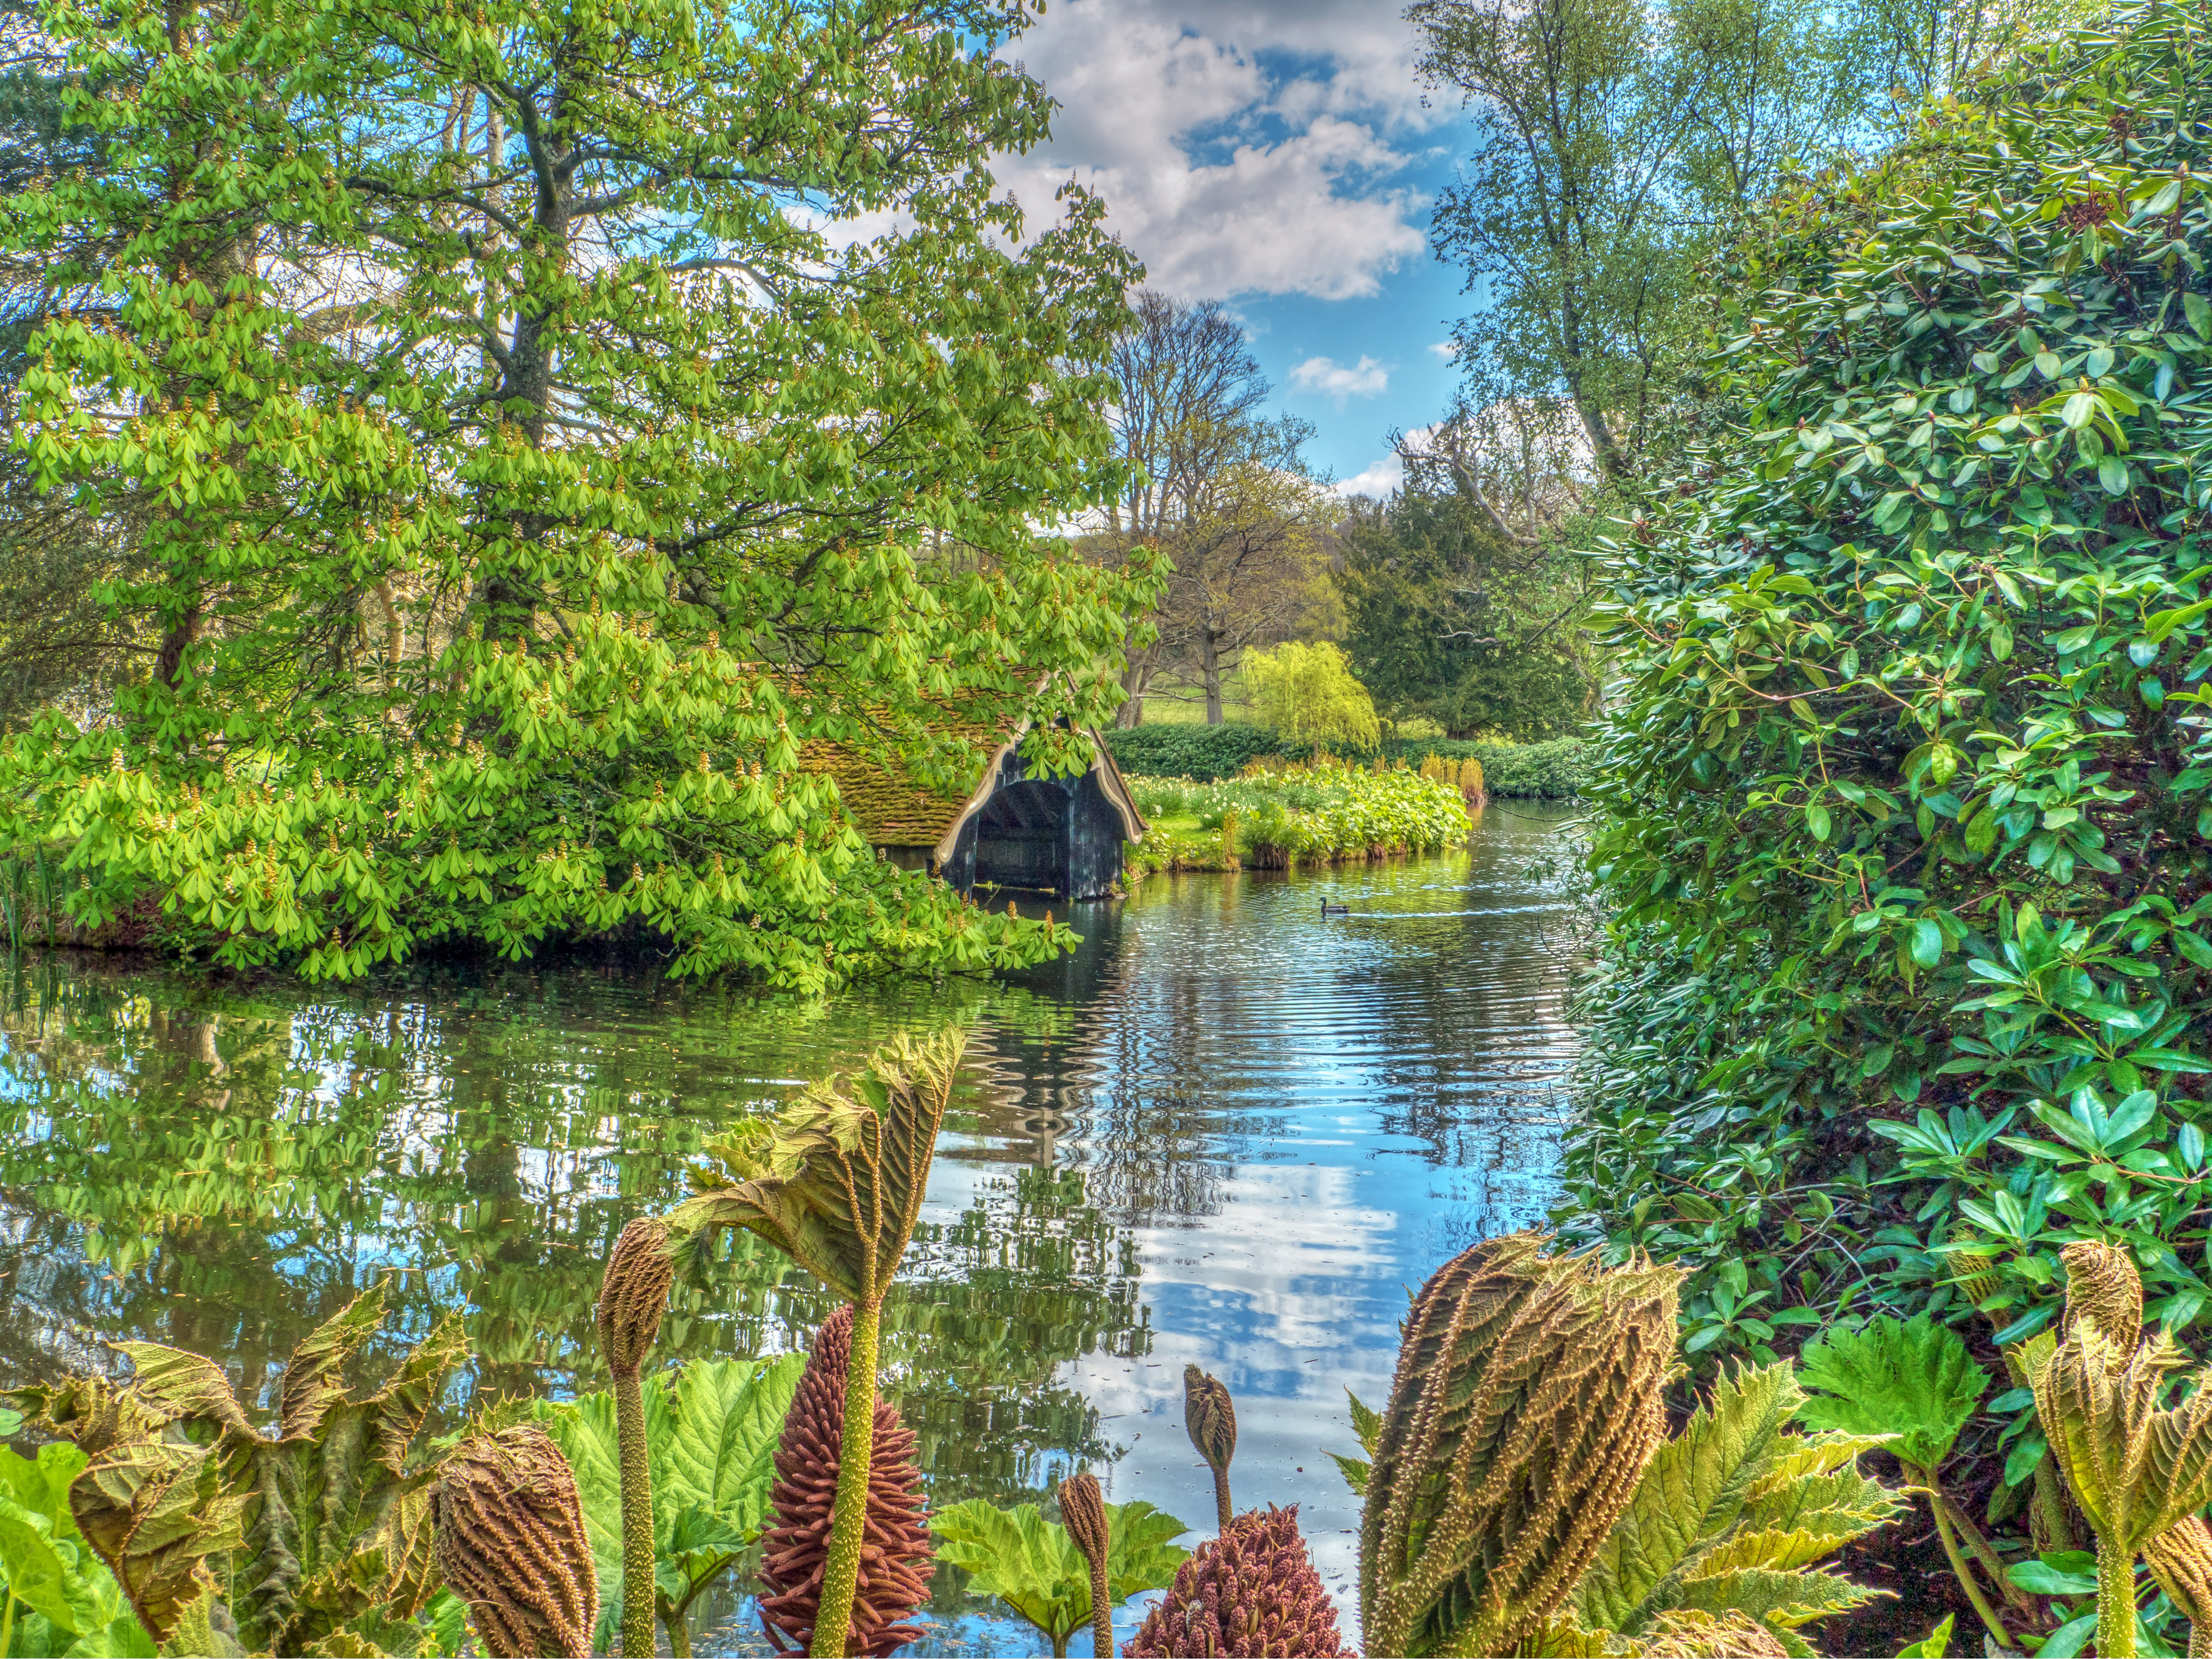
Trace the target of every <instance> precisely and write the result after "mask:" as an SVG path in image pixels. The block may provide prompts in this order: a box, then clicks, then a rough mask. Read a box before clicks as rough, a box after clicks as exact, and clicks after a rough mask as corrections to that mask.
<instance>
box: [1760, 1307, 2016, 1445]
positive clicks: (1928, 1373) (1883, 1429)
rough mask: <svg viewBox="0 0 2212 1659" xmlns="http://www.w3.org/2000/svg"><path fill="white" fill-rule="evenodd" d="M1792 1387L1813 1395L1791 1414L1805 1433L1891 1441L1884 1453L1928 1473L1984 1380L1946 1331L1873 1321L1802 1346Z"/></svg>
mask: <svg viewBox="0 0 2212 1659" xmlns="http://www.w3.org/2000/svg"><path fill="white" fill-rule="evenodd" d="M1797 1381H1798V1383H1800V1384H1801V1385H1802V1387H1804V1388H1806V1389H1811V1390H1814V1393H1813V1394H1812V1395H1811V1397H1810V1398H1808V1400H1807V1401H1805V1403H1804V1405H1803V1406H1802V1407H1800V1408H1799V1410H1798V1413H1797V1415H1798V1418H1799V1419H1800V1420H1801V1421H1802V1422H1803V1423H1804V1424H1805V1425H1806V1426H1807V1427H1808V1428H1814V1429H1834V1430H1837V1431H1840V1432H1842V1433H1844V1434H1887V1435H1891V1436H1894V1438H1893V1440H1892V1441H1891V1442H1890V1444H1889V1448H1888V1449H1890V1450H1891V1451H1893V1452H1894V1453H1896V1454H1897V1456H1898V1459H1899V1461H1900V1462H1905V1463H1910V1464H1911V1465H1912V1466H1913V1468H1916V1469H1926V1470H1931V1471H1932V1470H1933V1469H1935V1468H1936V1467H1937V1466H1938V1465H1939V1464H1941V1463H1942V1461H1943V1460H1944V1459H1945V1458H1946V1457H1948V1456H1949V1455H1951V1447H1952V1445H1953V1444H1954V1443H1955V1442H1956V1441H1957V1440H1958V1438H1959V1431H1960V1430H1961V1429H1963V1428H1965V1427H1966V1423H1967V1421H1968V1419H1971V1418H1972V1416H1973V1414H1974V1413H1975V1411H1976V1410H1977V1409H1978V1407H1980V1405H1981V1403H1982V1395H1984V1393H1985V1392H1986V1391H1987V1390H1988V1389H1989V1386H1990V1374H1989V1373H1988V1372H1987V1371H1985V1370H1983V1369H1982V1368H1981V1367H1980V1366H1979V1365H1977V1364H1974V1362H1973V1360H1972V1358H1971V1357H1969V1356H1968V1354H1967V1352H1966V1342H1965V1341H1964V1340H1963V1339H1961V1338H1960V1335H1959V1334H1958V1333H1957V1332H1956V1331H1954V1330H1953V1329H1952V1328H1950V1327H1949V1326H1948V1325H1939V1324H1937V1323H1936V1322H1935V1321H1934V1320H1933V1319H1931V1318H1929V1316H1927V1315H1926V1314H1922V1315H1920V1316H1918V1317H1917V1318H1915V1319H1911V1320H1903V1319H1893V1318H1891V1317H1890V1316H1888V1315H1887V1314H1877V1315H1876V1316H1875V1317H1874V1318H1872V1319H1869V1320H1868V1321H1867V1322H1866V1323H1865V1324H1864V1325H1863V1326H1861V1327H1860V1328H1858V1329H1857V1330H1851V1329H1848V1328H1832V1329H1829V1330H1826V1331H1823V1332H1822V1333H1821V1334H1820V1335H1818V1336H1816V1337H1814V1339H1813V1340H1812V1341H1810V1342H1808V1343H1807V1344H1806V1345H1805V1352H1803V1353H1802V1354H1801V1355H1800V1356H1799V1357H1798V1364H1797Z"/></svg>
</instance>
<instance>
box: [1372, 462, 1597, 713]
mask: <svg viewBox="0 0 2212 1659" xmlns="http://www.w3.org/2000/svg"><path fill="white" fill-rule="evenodd" d="M1441 470H1442V469H1436V470H1428V469H1425V470H1424V471H1422V472H1419V473H1417V472H1414V471H1412V470H1411V469H1409V471H1408V477H1407V483H1406V484H1405V486H1404V487H1403V488H1402V489H1399V490H1397V491H1395V493H1394V494H1393V495H1391V496H1390V497H1389V500H1388V501H1383V502H1380V503H1355V505H1354V506H1353V508H1352V521H1351V524H1350V526H1348V528H1347V529H1346V532H1345V534H1344V568H1343V569H1342V570H1341V571H1340V572H1339V573H1338V574H1337V576H1336V585H1337V591H1338V592H1340V594H1341V595H1342V596H1343V599H1344V611H1345V618H1346V629H1345V636H1344V650H1345V654H1346V656H1347V657H1348V658H1349V659H1351V662H1352V666H1353V668H1354V669H1355V670H1356V671H1358V676H1359V678H1360V681H1361V683H1362V684H1364V685H1365V686H1366V687H1367V688H1368V690H1370V691H1371V692H1372V693H1373V694H1374V696H1375V698H1376V702H1378V703H1379V704H1380V705H1381V706H1382V707H1383V708H1385V709H1387V710H1389V713H1390V714H1391V716H1392V718H1394V719H1395V720H1407V719H1412V718H1416V717H1418V718H1421V719H1425V720H1434V721H1435V722H1436V723H1437V725H1439V726H1443V728H1444V731H1445V732H1446V733H1447V735H1449V736H1450V737H1454V738H1465V737H1469V736H1472V735H1474V733H1476V732H1500V733H1504V734H1507V735H1509V736H1510V737H1513V738H1517V739H1534V738H1555V737H1559V736H1561V735H1563V734H1564V733H1565V732H1569V731H1571V730H1572V729H1573V728H1574V727H1575V726H1578V725H1580V724H1581V723H1582V722H1583V720H1585V719H1586V718H1588V716H1589V713H1590V712H1592V708H1593V704H1594V696H1593V693H1594V691H1595V678H1594V675H1593V673H1592V671H1591V670H1590V669H1589V667H1588V666H1586V665H1585V664H1584V663H1583V653H1585V651H1586V650H1587V647H1586V644H1585V635H1584V631H1583V630H1584V624H1585V622H1586V620H1587V617H1588V610H1589V605H1588V600H1589V582H1588V579H1587V571H1586V568H1585V567H1584V566H1583V562H1581V561H1579V560H1577V559H1576V558H1575V557H1574V556H1572V555H1571V554H1570V553H1569V552H1568V551H1567V550H1566V547H1565V544H1564V543H1563V542H1562V541H1560V540H1559V538H1556V537H1553V538H1538V537H1534V536H1531V537H1528V538H1521V539H1519V540H1517V541H1516V542H1515V543H1508V542H1507V541H1506V540H1505V539H1504V538H1503V537H1502V536H1501V535H1500V533H1499V532H1498V527H1497V526H1494V525H1492V523H1491V522H1490V521H1489V513H1488V512H1487V510H1486V507H1485V506H1484V505H1483V503H1482V502H1481V501H1480V498H1479V497H1478V496H1477V495H1475V494H1474V491H1473V490H1471V489H1456V488H1453V487H1452V486H1451V485H1450V484H1449V483H1445V482H1443V479H1441V478H1439V477H1437V471H1441Z"/></svg>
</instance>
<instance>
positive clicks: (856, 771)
mask: <svg viewBox="0 0 2212 1659" xmlns="http://www.w3.org/2000/svg"><path fill="white" fill-rule="evenodd" d="M978 735H979V737H981V734H978ZM981 740H983V741H989V739H988V738H982V739H981ZM1004 741H1005V739H1004V738H1000V739H999V740H998V742H1000V743H1002V742H1004ZM997 746H998V744H997V743H994V744H992V747H993V750H994V752H995V751H996V749H997ZM985 764H986V765H987V764H989V762H988V761H986V762H985ZM799 765H800V766H801V767H802V768H803V769H805V770H807V771H809V772H827V773H828V774H829V775H830V776H831V777H833V778H835V779H836V780H837V793H838V794H840V795H841V796H842V797H843V798H844V801H845V810H846V811H848V812H849V813H851V814H852V817H853V822H854V823H855V824H856V825H858V826H859V828H860V833H861V834H862V835H864V836H866V837H867V838H868V842H869V844H870V845H871V846H874V847H934V846H936V845H937V843H938V842H939V841H941V840H942V839H943V838H944V836H945V831H946V830H948V829H951V827H952V826H953V824H954V823H957V822H958V820H959V817H960V813H961V811H962V809H963V808H964V807H965V806H966V805H968V797H969V795H970V794H971V793H974V788H975V786H974V785H973V784H972V783H971V784H970V785H969V787H968V788H966V789H963V790H962V791H960V792H959V793H957V794H948V793H939V792H938V791H935V790H932V789H927V788H925V787H922V786H921V784H920V783H918V782H916V781H915V778H914V776H913V775H912V774H910V773H909V772H908V771H907V769H905V768H904V767H902V766H899V765H896V763H894V764H893V765H891V766H889V767H886V766H883V765H879V764H878V763H876V762H874V761H872V760H869V759H867V758H866V757H864V756H861V755H860V754H857V753H855V752H854V750H851V749H848V748H847V747H846V746H845V745H844V744H841V743H823V742H819V741H817V742H814V743H810V744H807V745H806V746H805V749H803V750H801V751H800V752H799ZM981 775H982V774H981V770H980V769H979V770H978V772H977V774H976V776H977V778H978V779H980V778H981Z"/></svg>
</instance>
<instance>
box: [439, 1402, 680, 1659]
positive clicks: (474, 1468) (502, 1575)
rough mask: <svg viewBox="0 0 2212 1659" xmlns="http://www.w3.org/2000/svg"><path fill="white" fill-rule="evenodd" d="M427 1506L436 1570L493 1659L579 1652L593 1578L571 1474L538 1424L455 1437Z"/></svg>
mask: <svg viewBox="0 0 2212 1659" xmlns="http://www.w3.org/2000/svg"><path fill="white" fill-rule="evenodd" d="M431 1505H432V1515H433V1524H434V1526H435V1529H436V1533H437V1539H438V1570H439V1571H441V1573H443V1574H444V1575H445V1579H446V1583H447V1586H448V1588H450V1589H452V1590H453V1594H454V1595H458V1596H459V1597H460V1598H461V1600H462V1601H465V1602H467V1603H468V1607H469V1616H470V1618H471V1620H473V1621H474V1622H475V1625H476V1627H477V1634H478V1635H479V1636H480V1637H482V1638H483V1644H484V1650H485V1651H486V1652H487V1653H489V1654H490V1655H492V1656H493V1659H544V1656H555V1655H560V1656H573V1659H588V1656H589V1655H590V1653H591V1651H592V1627H593V1626H596V1625H597V1624H598V1623H599V1577H598V1574H597V1573H596V1572H595V1571H593V1569H592V1546H591V1543H590V1541H589V1540H588V1539H586V1536H585V1534H584V1507H583V1504H582V1503H581V1501H580V1499H579V1498H577V1496H576V1478H575V1476H574V1474H571V1473H570V1472H569V1469H568V1460H567V1459H566V1458H564V1457H562V1455H561V1449H560V1448H559V1447H558V1446H556V1445H555V1444H554V1443H553V1442H552V1441H551V1440H550V1439H549V1438H548V1437H547V1436H546V1433H545V1431H544V1430H543V1429H541V1428H539V1427H538V1425H536V1424H534V1423H522V1424H517V1425H514V1426H513V1427H512V1428H506V1429H501V1430H500V1431H498V1432H496V1433H494V1434H482V1435H477V1436H474V1437H471V1438H470V1439H468V1440H466V1441H464V1442H463V1443H462V1444H461V1446H460V1448H459V1450H457V1451H456V1452H455V1453H454V1454H453V1458H452V1460H451V1461H450V1462H447V1465H446V1468H445V1472H444V1474H443V1475H442V1476H441V1479H440V1480H439V1482H438V1484H437V1485H436V1486H435V1487H433V1488H432V1489H431ZM646 1605H647V1607H648V1608H650V1607H651V1606H652V1603H651V1602H650V1601H647V1604H646Z"/></svg>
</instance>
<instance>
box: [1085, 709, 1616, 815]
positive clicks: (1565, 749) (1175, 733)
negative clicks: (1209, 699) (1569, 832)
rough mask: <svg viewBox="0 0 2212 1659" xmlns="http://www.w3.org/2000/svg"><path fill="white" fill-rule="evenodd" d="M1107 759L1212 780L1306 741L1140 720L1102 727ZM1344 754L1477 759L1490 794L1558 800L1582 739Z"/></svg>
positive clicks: (1580, 764)
mask: <svg viewBox="0 0 2212 1659" xmlns="http://www.w3.org/2000/svg"><path fill="white" fill-rule="evenodd" d="M1105 736H1106V747H1107V748H1108V749H1109V750H1111V751H1112V752H1113V756H1114V763H1115V765H1117V766H1119V767H1120V768H1121V769H1122V770H1123V771H1124V772H1127V773H1131V774H1139V775H1143V776H1146V777H1156V778H1192V779H1195V780H1197V781H1200V782H1201V783H1211V782H1213V781H1218V780H1219V779H1222V778H1233V777H1235V776H1236V775H1237V774H1238V773H1239V772H1241V771H1243V769H1245V767H1247V766H1249V765H1250V764H1251V763H1252V762H1254V761H1255V760H1257V759H1258V758H1260V757H1261V756H1263V755H1282V756H1285V757H1289V758H1291V759H1293V760H1304V759H1306V758H1307V757H1309V756H1310V755H1311V754H1312V752H1313V746H1312V745H1311V744H1302V743H1290V742H1286V741H1285V740H1284V739H1283V738H1280V737H1279V735H1278V734H1277V733H1276V732H1275V731H1274V729H1273V727H1271V726H1246V725H1241V724H1237V725H1222V726H1139V727H1137V728H1136V729H1135V730H1134V731H1133V732H1124V731H1118V730H1117V731H1112V732H1107V733H1106V734H1105ZM1340 753H1341V754H1342V757H1343V758H1346V759H1354V760H1364V759H1370V758H1371V757H1373V756H1375V755H1376V754H1377V753H1379V754H1381V755H1382V757H1383V758H1384V759H1385V760H1389V761H1404V762H1405V763H1407V764H1408V765H1410V766H1416V767H1418V766H1419V764H1420V763H1422V762H1423V761H1424V760H1425V759H1427V758H1428V757H1430V756H1431V755H1443V756H1444V757H1447V758H1449V759H1451V760H1470V759H1472V760H1479V761H1480V762H1481V763H1482V772H1483V778H1484V781H1485V783H1486V787H1487V788H1488V790H1489V792H1490V793H1492V795H1516V796H1530V797H1537V798H1541V799H1548V800H1565V799H1568V798H1570V797H1571V796H1573V795H1574V794H1576V793H1578V792H1579V790H1580V789H1581V787H1582V782H1583V778H1584V777H1585V776H1586V775H1587V774H1588V772H1589V758H1588V757H1589V745H1588V744H1583V743H1582V742H1580V741H1578V740H1577V739H1576V738H1553V740H1552V741H1550V742H1549V743H1459V742H1454V741H1452V740H1450V739H1449V738H1394V739H1391V740H1389V741H1386V742H1385V743H1383V745H1382V747H1381V748H1380V749H1379V750H1366V751H1364V753H1355V752H1352V751H1348V750H1346V751H1340Z"/></svg>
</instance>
